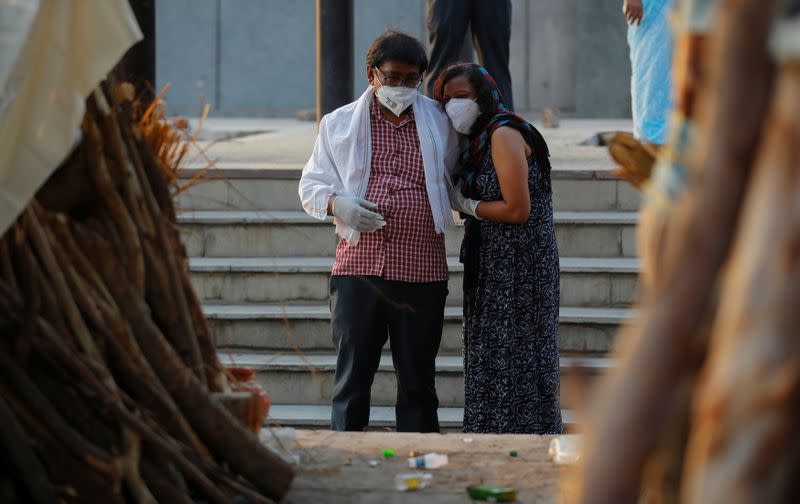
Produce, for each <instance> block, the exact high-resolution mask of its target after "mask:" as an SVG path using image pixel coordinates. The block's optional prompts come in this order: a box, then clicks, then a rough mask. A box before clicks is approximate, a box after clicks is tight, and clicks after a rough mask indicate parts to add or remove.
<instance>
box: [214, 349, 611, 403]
mask: <svg viewBox="0 0 800 504" xmlns="http://www.w3.org/2000/svg"><path fill="white" fill-rule="evenodd" d="M220 360H221V361H222V364H223V365H225V366H246V367H249V368H252V369H253V371H255V374H256V378H255V379H256V381H257V382H258V383H259V384H260V385H261V386H263V387H264V389H265V390H266V391H267V393H269V395H270V399H271V400H272V401H274V402H275V403H277V404H306V405H325V404H330V401H331V394H332V390H333V382H334V374H335V371H336V355H335V354H273V353H260V352H248V353H230V352H220ZM612 366H613V361H612V360H611V359H609V358H608V357H562V358H561V378H562V383H563V380H565V379H566V377H567V376H568V375H570V374H571V373H580V374H581V375H582V376H585V377H587V378H592V377H597V376H601V375H602V374H603V373H605V372H606V371H607V370H608V369H609V368H610V367H612ZM561 389H562V398H561V404H562V406H564V407H573V406H576V405H569V404H568V402H567V400H566V398H565V397H564V396H565V394H564V391H565V390H566V387H561ZM436 391H437V394H438V396H439V403H440V405H441V406H444V407H462V406H463V405H464V362H463V359H462V358H461V357H460V356H438V357H437V358H436ZM396 399H397V381H396V378H395V371H394V366H393V365H392V358H391V356H389V355H383V356H382V357H381V360H380V364H379V366H378V371H377V372H376V373H375V380H374V382H373V384H372V401H371V404H372V405H376V406H392V405H394V404H395V401H396Z"/></svg>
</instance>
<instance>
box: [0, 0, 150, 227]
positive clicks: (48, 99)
mask: <svg viewBox="0 0 800 504" xmlns="http://www.w3.org/2000/svg"><path fill="white" fill-rule="evenodd" d="M141 39H142V32H141V30H139V26H138V25H137V23H136V18H135V17H134V15H133V12H132V11H131V9H130V5H129V4H128V1H127V0H0V59H2V64H0V86H2V87H0V234H2V233H4V232H5V230H6V229H8V227H9V226H10V225H11V224H12V223H13V222H14V221H15V220H16V218H17V217H18V216H19V214H20V213H21V212H22V210H24V209H25V207H26V206H27V205H28V202H29V201H30V200H31V198H32V197H33V196H34V195H35V194H36V191H37V190H38V189H39V187H40V186H41V185H42V184H43V183H44V182H45V181H46V180H47V178H48V177H49V176H50V175H51V174H52V173H53V172H54V171H55V169H56V168H58V166H59V165H60V164H61V162H62V161H63V160H64V158H65V157H66V156H67V155H68V154H69V152H70V150H71V149H72V147H73V145H74V143H75V139H76V137H77V134H78V129H79V127H80V123H81V119H82V118H83V113H84V106H85V104H84V100H85V99H86V97H87V96H88V95H89V93H91V92H92V91H93V90H94V89H95V88H96V87H97V85H98V83H99V82H100V81H101V80H103V79H104V78H105V76H106V74H107V73H108V72H109V71H110V70H111V69H112V68H113V67H114V66H115V65H116V64H117V62H118V61H119V60H120V58H122V56H123V55H124V54H125V52H126V51H127V50H128V48H130V47H131V46H132V45H133V44H135V43H136V42H137V41H139V40H141Z"/></svg>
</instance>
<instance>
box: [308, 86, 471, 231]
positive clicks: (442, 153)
mask: <svg viewBox="0 0 800 504" xmlns="http://www.w3.org/2000/svg"><path fill="white" fill-rule="evenodd" d="M373 95H374V93H373V88H372V86H370V87H369V88H368V89H367V90H366V91H365V92H364V94H362V95H361V97H360V98H359V99H358V100H356V101H354V102H353V103H350V104H348V105H345V106H343V107H341V108H338V109H336V110H334V111H333V112H331V113H330V114H328V115H326V116H324V117H323V118H322V120H321V121H320V123H319V133H318V135H317V141H316V143H315V144H314V152H313V153H312V154H311V158H310V159H309V160H308V162H307V163H306V166H305V168H303V175H302V177H301V178H300V187H299V193H300V200H301V201H302V203H303V208H304V209H305V211H306V212H307V213H308V214H309V215H311V216H312V217H314V218H316V219H320V220H322V219H325V217H326V215H327V208H328V199H329V198H330V197H331V196H332V195H340V196H358V197H360V198H363V197H364V196H365V195H366V193H367V183H368V182H369V173H370V160H371V157H372V149H371V147H372V142H371V135H370V121H369V118H370V115H369V110H370V104H371V103H372V98H373ZM413 107H414V118H415V121H416V124H417V133H418V135H419V145H420V150H421V151H422V163H423V165H424V167H425V185H426V188H427V190H428V199H429V201H430V205H431V211H432V213H433V222H434V224H435V225H436V232H438V233H444V232H445V231H447V230H448V229H450V228H451V227H453V226H454V225H455V222H454V220H453V213H452V211H451V209H450V201H449V199H448V195H447V190H448V188H449V187H450V185H451V184H450V175H451V173H452V171H453V170H454V169H455V165H456V163H457V161H458V156H459V151H460V149H459V141H458V134H457V133H456V132H455V130H453V129H452V128H451V126H450V122H449V120H448V118H447V115H446V114H445V113H444V111H443V110H442V108H441V106H440V105H439V104H438V103H437V102H435V101H434V100H431V99H430V98H427V97H425V96H423V95H418V96H417V99H416V100H415V101H414V104H413ZM334 222H335V223H336V232H337V233H338V234H339V236H341V237H342V238H344V239H345V240H347V241H348V242H349V243H351V244H355V243H358V238H359V236H360V233H359V232H358V231H356V230H355V229H353V228H351V227H349V226H346V225H344V224H343V223H342V222H340V221H339V220H338V219H334Z"/></svg>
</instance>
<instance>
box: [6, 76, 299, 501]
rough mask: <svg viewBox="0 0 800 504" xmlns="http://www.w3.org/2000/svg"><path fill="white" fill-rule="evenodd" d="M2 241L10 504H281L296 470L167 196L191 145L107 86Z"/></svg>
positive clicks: (156, 114) (122, 88)
mask: <svg viewBox="0 0 800 504" xmlns="http://www.w3.org/2000/svg"><path fill="white" fill-rule="evenodd" d="M81 131H82V139H81V141H80V143H79V144H78V146H77V147H76V148H75V150H74V151H73V152H72V153H71V154H70V156H69V158H68V159H67V160H66V161H65V162H64V163H63V165H62V166H61V167H60V168H59V170H58V171H57V172H56V173H55V174H54V175H53V176H52V177H51V179H50V180H49V181H48V182H47V184H46V185H45V186H44V187H43V188H42V189H41V190H40V191H39V193H38V194H37V196H36V198H35V199H34V200H33V201H31V202H30V204H29V206H28V207H27V209H26V210H25V211H24V213H23V214H22V215H21V216H20V218H19V219H18V220H17V221H16V223H15V224H14V225H13V226H12V227H11V228H10V229H9V230H8V231H7V232H6V233H5V235H4V236H3V237H2V239H0V272H2V275H1V277H0V334H2V336H0V345H2V348H1V349H0V444H1V445H2V446H3V447H4V451H5V454H4V456H3V457H0V468H2V470H0V501H2V502H37V503H43V502H58V501H59V500H60V501H64V502H93V503H94V502H104V503H117V502H138V503H150V502H176V503H180V502H196V501H200V502H216V503H228V502H270V500H279V499H280V498H281V497H282V496H283V495H284V494H285V493H286V491H287V489H288V487H289V484H290V483H291V481H292V477H293V473H292V470H291V468H290V467H289V466H288V465H287V464H286V463H285V462H284V461H283V460H282V459H280V458H278V457H277V456H275V455H274V454H273V453H271V452H270V451H269V450H268V449H267V448H265V447H264V446H262V445H261V444H259V442H258V440H257V439H256V438H255V437H254V436H253V435H252V434H251V433H250V432H248V431H247V430H246V429H245V428H244V426H242V425H240V423H239V422H237V421H236V420H235V419H234V418H233V417H232V416H231V415H230V414H229V413H228V411H226V410H225V409H224V407H223V406H221V405H220V402H218V401H215V400H214V399H213V398H212V394H213V393H218V392H225V391H228V390H229V386H228V383H227V379H226V375H225V372H224V370H223V368H222V366H221V365H220V363H219V360H218V359H217V355H216V352H215V349H214V345H213V341H212V338H211V334H210V331H209V327H208V325H207V323H206V321H205V319H204V317H203V314H202V311H201V309H200V304H199V302H198V299H197V298H196V296H195V293H194V291H193V290H192V286H191V283H190V279H189V275H188V270H187V257H186V252H185V249H184V247H183V245H182V244H181V242H180V239H179V235H178V231H177V228H176V216H175V208H174V206H173V202H172V191H171V188H170V185H169V184H170V183H169V182H168V181H173V182H174V180H175V170H176V169H177V167H178V165H179V164H180V162H181V160H182V158H183V154H185V151H186V148H185V145H184V144H182V142H181V141H180V136H179V135H178V133H176V132H175V131H174V129H173V128H172V127H171V126H170V125H168V124H166V122H165V121H164V118H163V112H161V110H160V108H159V106H158V104H157V102H154V103H153V104H152V105H150V106H149V107H144V106H139V104H137V103H136V102H135V101H134V100H132V92H131V89H130V86H128V85H125V84H122V85H117V84H114V83H112V82H110V81H107V82H106V83H105V84H104V85H103V86H101V88H99V89H97V90H96V91H95V92H94V94H93V95H92V96H91V97H90V98H89V99H88V100H87V112H86V114H85V116H84V120H83V124H82V127H81Z"/></svg>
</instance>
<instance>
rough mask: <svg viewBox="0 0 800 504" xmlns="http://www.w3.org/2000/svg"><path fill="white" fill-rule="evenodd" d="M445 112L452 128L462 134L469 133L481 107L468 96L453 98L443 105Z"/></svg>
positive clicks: (479, 113)
mask: <svg viewBox="0 0 800 504" xmlns="http://www.w3.org/2000/svg"><path fill="white" fill-rule="evenodd" d="M444 110H445V112H447V115H448V116H449V117H450V122H452V123H453V128H454V129H455V130H456V131H458V132H459V133H461V134H462V135H469V132H470V131H471V130H472V126H473V125H474V124H475V121H477V120H478V116H480V115H481V109H480V107H479V106H478V104H477V103H476V102H475V100H471V99H469V98H453V99H451V100H450V101H448V102H447V103H446V104H445V106H444Z"/></svg>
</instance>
